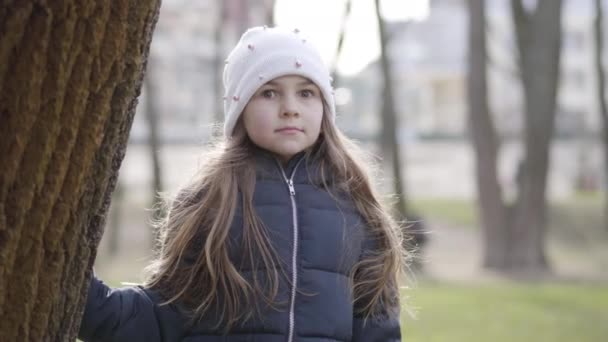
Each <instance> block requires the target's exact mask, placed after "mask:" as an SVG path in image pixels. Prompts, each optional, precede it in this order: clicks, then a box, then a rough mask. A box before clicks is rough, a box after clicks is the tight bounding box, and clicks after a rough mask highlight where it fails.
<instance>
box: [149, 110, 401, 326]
mask: <svg viewBox="0 0 608 342" xmlns="http://www.w3.org/2000/svg"><path fill="white" fill-rule="evenodd" d="M321 125H322V127H321V135H320V137H319V140H318V141H317V143H316V144H315V147H314V148H313V149H310V151H308V152H307V154H308V157H311V158H314V159H315V160H318V163H319V170H320V174H321V179H322V184H321V185H322V186H323V187H324V188H325V189H326V190H328V191H330V192H331V191H347V192H348V193H349V194H350V195H351V196H352V200H353V202H354V203H355V206H356V209H357V210H358V211H359V213H360V214H361V215H362V217H363V218H364V220H365V221H366V223H367V227H366V228H367V235H368V236H369V237H370V238H371V239H372V241H373V242H374V243H373V246H374V248H373V249H372V250H370V251H369V253H366V255H364V257H363V258H362V259H361V260H360V261H359V262H358V263H357V264H356V265H355V267H354V268H353V270H352V272H351V282H352V286H353V287H352V290H353V297H354V304H355V310H356V312H357V314H359V315H362V316H365V317H374V316H377V315H382V314H386V313H387V309H388V310H398V305H397V303H398V296H399V291H398V282H397V279H398V277H399V274H400V273H401V272H402V271H403V270H404V269H405V256H406V255H405V251H404V250H403V248H402V241H401V240H402V239H401V236H402V235H401V229H400V227H399V225H398V224H397V223H396V222H395V221H394V220H393V219H392V218H391V215H390V214H389V211H388V210H387V209H386V208H388V206H384V205H383V204H382V203H381V201H379V197H378V195H377V194H376V193H375V191H374V189H373V184H372V181H371V179H370V173H369V172H368V170H367V169H366V166H367V165H368V161H362V159H361V156H362V155H363V154H362V153H361V150H360V149H359V148H358V147H357V146H356V145H355V144H354V143H353V142H352V141H351V140H350V139H348V138H347V137H345V136H344V135H343V134H342V133H341V132H340V131H339V130H338V129H337V128H336V127H335V126H334V124H333V123H332V122H330V120H329V119H328V118H327V116H324V117H323V121H322V124H321ZM253 149H255V146H254V145H253V143H252V142H251V141H250V140H249V138H248V137H247V134H246V132H245V129H244V127H243V125H242V123H239V124H237V126H236V128H235V132H234V134H233V136H232V137H231V138H230V139H225V140H223V141H222V142H221V143H219V144H218V145H217V146H215V148H214V149H213V150H212V151H210V152H209V155H208V157H207V158H206V160H205V163H204V166H203V167H202V168H201V170H200V171H199V172H198V174H197V175H196V177H195V178H194V179H193V180H192V181H191V182H190V183H189V184H188V185H187V186H185V187H183V188H182V189H181V190H180V191H179V192H178V194H177V196H176V197H175V198H174V199H173V201H172V203H171V205H170V206H169V207H170V210H169V211H168V214H167V216H166V218H165V219H164V220H163V221H162V222H160V224H159V228H160V231H161V234H160V251H159V254H158V257H157V259H156V260H155V261H154V262H153V263H152V264H151V265H150V266H149V267H148V268H147V270H148V276H147V279H146V281H145V286H146V287H149V288H153V289H156V290H158V291H159V292H160V293H161V294H162V295H163V296H164V297H165V298H167V303H172V302H179V303H180V304H181V306H182V307H184V308H186V309H187V310H188V312H189V313H190V315H191V317H192V318H193V319H194V320H197V319H201V318H203V317H204V315H205V314H206V313H207V312H209V311H210V310H212V309H218V308H219V309H221V311H220V312H219V313H217V314H218V315H219V317H218V320H217V322H216V323H217V325H216V327H224V329H225V331H226V332H227V331H229V329H230V327H232V326H233V325H234V324H235V323H237V322H242V321H245V320H247V319H249V318H250V317H252V316H253V315H254V314H256V313H259V312H260V308H261V307H262V306H263V305H269V306H272V307H278V306H280V305H282V303H277V302H276V296H277V293H278V283H279V279H280V278H281V277H285V276H286V275H285V274H284V272H283V270H282V268H281V267H280V261H279V260H278V259H277V256H276V252H275V251H274V249H273V247H272V245H271V243H270V241H269V239H268V236H267V233H266V230H265V228H264V226H263V224H262V222H261V221H260V219H259V218H258V216H257V214H256V212H255V209H254V207H253V203H252V198H253V192H254V188H255V181H256V171H255V170H256V169H255V161H254V159H253V153H252V151H253ZM329 179H331V182H330V181H329ZM239 193H240V198H241V199H242V200H241V207H242V219H243V250H242V253H245V255H246V257H245V258H244V260H248V262H249V265H246V266H247V268H251V269H254V270H255V269H264V270H266V271H265V275H264V276H263V277H262V278H261V279H260V278H259V277H258V276H257V272H252V274H253V278H252V279H250V280H248V279H246V278H245V277H244V276H243V274H242V273H240V272H239V265H234V263H233V261H231V259H230V257H229V242H230V241H229V238H228V232H229V227H230V226H231V224H232V220H233V217H234V215H235V213H236V212H237V206H238V204H239V203H238V200H239ZM241 266H242V265H241ZM286 281H288V280H286ZM259 298H261V299H262V300H261V301H260V300H259Z"/></svg>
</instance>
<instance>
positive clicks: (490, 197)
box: [467, 0, 508, 268]
mask: <svg viewBox="0 0 608 342" xmlns="http://www.w3.org/2000/svg"><path fill="white" fill-rule="evenodd" d="M468 4H469V62H468V68H469V70H468V80H467V96H468V104H469V128H470V130H469V133H470V139H471V141H472V145H473V150H474V153H475V160H476V165H475V167H476V182H477V189H478V198H477V201H478V207H479V213H480V216H481V217H480V219H481V220H480V222H481V225H482V227H483V229H482V237H483V266H484V267H488V268H503V267H505V266H506V262H507V253H508V244H507V243H506V242H507V241H508V238H507V235H508V234H507V232H508V231H507V228H508V227H507V225H508V222H507V215H506V206H505V204H504V203H503V199H502V188H501V186H500V184H499V182H498V170H497V156H498V150H499V142H498V137H497V134H496V130H495V128H494V123H493V121H492V116H491V115H490V108H489V105H488V85H487V73H486V67H487V60H488V56H487V47H486V29H485V28H486V15H485V0H469V2H468Z"/></svg>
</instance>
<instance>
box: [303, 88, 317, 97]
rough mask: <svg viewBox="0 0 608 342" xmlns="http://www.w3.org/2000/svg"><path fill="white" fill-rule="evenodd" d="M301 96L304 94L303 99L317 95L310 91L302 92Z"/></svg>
mask: <svg viewBox="0 0 608 342" xmlns="http://www.w3.org/2000/svg"><path fill="white" fill-rule="evenodd" d="M301 94H302V97H313V96H314V95H315V93H314V92H313V91H312V90H310V89H304V90H302V92H301Z"/></svg>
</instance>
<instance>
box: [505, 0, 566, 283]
mask: <svg viewBox="0 0 608 342" xmlns="http://www.w3.org/2000/svg"><path fill="white" fill-rule="evenodd" d="M511 5H512V11H513V24H514V27H515V33H516V41H517V46H518V52H519V55H518V57H519V66H520V72H521V75H522V78H521V79H522V85H523V90H524V91H523V94H524V110H525V120H524V122H525V132H524V138H525V156H524V168H523V175H522V178H521V180H522V182H521V188H520V189H519V191H518V198H517V201H516V204H515V207H514V216H513V220H514V221H513V226H512V230H511V236H512V241H511V244H512V246H511V248H510V249H509V251H510V253H509V265H510V267H511V268H512V269H516V270H518V271H526V272H538V271H547V270H548V264H547V260H546V257H545V252H544V250H545V249H544V238H545V231H546V226H547V218H546V213H547V201H546V187H547V172H548V169H549V162H550V161H549V147H550V142H551V138H552V135H553V132H554V125H555V110H556V94H557V85H558V79H559V64H560V46H561V9H562V0H539V1H538V3H537V6H536V8H535V9H534V10H532V11H531V12H529V13H528V12H527V11H526V10H525V9H524V6H523V4H522V0H511Z"/></svg>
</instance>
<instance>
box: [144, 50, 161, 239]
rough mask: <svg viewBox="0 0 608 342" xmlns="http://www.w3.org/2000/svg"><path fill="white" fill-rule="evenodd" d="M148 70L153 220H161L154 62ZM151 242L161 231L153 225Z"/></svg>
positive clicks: (146, 82)
mask: <svg viewBox="0 0 608 342" xmlns="http://www.w3.org/2000/svg"><path fill="white" fill-rule="evenodd" d="M148 64H149V67H148V72H147V74H146V77H145V79H144V87H145V89H146V95H147V96H146V108H145V113H146V121H147V122H148V147H149V148H150V159H151V161H152V184H151V188H152V189H151V190H152V191H151V192H152V194H151V205H152V220H153V221H154V222H157V221H159V220H160V219H161V218H162V217H163V215H164V212H163V210H162V205H161V200H160V198H159V195H160V193H162V192H163V181H162V179H163V177H162V167H161V161H160V151H159V150H160V145H161V137H160V133H159V131H158V130H159V125H158V120H159V117H160V113H159V108H158V102H157V99H158V96H159V94H158V80H157V79H155V78H154V69H153V67H154V64H153V63H150V62H148ZM151 229H152V232H151V233H152V234H151V243H152V249H155V247H156V243H157V242H158V239H159V232H158V231H157V229H156V228H154V226H152V227H151Z"/></svg>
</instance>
